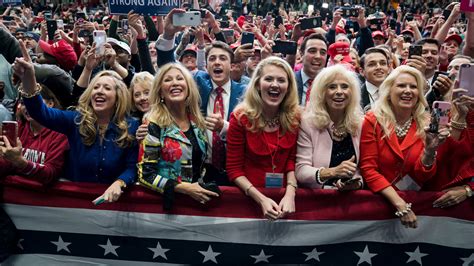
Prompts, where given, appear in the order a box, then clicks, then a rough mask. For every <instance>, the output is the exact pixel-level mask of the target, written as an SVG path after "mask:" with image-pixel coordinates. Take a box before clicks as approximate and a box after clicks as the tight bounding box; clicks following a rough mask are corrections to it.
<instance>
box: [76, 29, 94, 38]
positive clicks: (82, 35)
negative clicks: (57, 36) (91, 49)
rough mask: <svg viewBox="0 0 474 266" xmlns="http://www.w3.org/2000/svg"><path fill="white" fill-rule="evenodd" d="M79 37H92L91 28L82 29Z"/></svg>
mask: <svg viewBox="0 0 474 266" xmlns="http://www.w3.org/2000/svg"><path fill="white" fill-rule="evenodd" d="M78 36H79V37H82V38H84V37H90V36H91V32H90V31H89V30H80V31H79V35H78Z"/></svg>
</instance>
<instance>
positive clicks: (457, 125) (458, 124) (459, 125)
mask: <svg viewBox="0 0 474 266" xmlns="http://www.w3.org/2000/svg"><path fill="white" fill-rule="evenodd" d="M451 127H452V128H454V129H459V130H464V129H465V128H466V127H467V123H466V122H464V123H462V122H456V121H454V120H451Z"/></svg>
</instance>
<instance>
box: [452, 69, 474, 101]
mask: <svg viewBox="0 0 474 266" xmlns="http://www.w3.org/2000/svg"><path fill="white" fill-rule="evenodd" d="M459 88H463V89H465V90H467V92H466V93H460V94H458V95H456V97H459V96H461V95H464V94H466V95H468V96H470V97H474V64H462V65H461V69H459Z"/></svg>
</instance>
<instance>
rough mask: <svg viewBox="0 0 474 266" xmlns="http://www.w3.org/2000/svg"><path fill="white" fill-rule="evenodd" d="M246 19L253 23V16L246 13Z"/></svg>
mask: <svg viewBox="0 0 474 266" xmlns="http://www.w3.org/2000/svg"><path fill="white" fill-rule="evenodd" d="M245 21H247V22H248V23H250V24H253V16H250V15H246V16H245Z"/></svg>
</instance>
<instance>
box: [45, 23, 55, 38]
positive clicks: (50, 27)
mask: <svg viewBox="0 0 474 266" xmlns="http://www.w3.org/2000/svg"><path fill="white" fill-rule="evenodd" d="M46 28H47V29H48V40H50V41H53V40H54V33H56V31H57V30H58V22H57V21H56V20H47V21H46Z"/></svg>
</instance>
